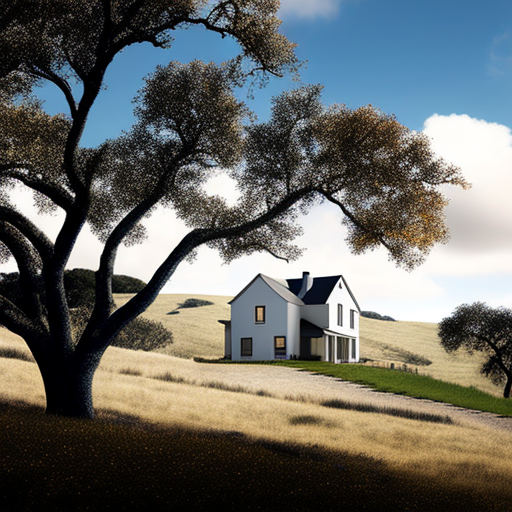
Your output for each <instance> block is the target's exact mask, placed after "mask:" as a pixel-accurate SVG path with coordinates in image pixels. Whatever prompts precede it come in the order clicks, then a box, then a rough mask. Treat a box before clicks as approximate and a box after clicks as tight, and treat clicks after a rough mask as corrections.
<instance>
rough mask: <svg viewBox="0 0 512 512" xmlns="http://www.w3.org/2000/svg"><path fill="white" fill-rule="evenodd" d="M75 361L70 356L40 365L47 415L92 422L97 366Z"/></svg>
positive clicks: (72, 356)
mask: <svg viewBox="0 0 512 512" xmlns="http://www.w3.org/2000/svg"><path fill="white" fill-rule="evenodd" d="M76 359H77V358H76V357H74V354H73V355H71V356H70V357H68V358H66V359H64V360H63V361H59V362H57V363H56V362H51V363H50V364H48V363H47V364H40V365H39V370H40V371H41V375H42V377H43V382H44V388H45V392H46V413H47V414H56V415H58V416H68V417H74V418H87V419H93V418H94V407H93V401H92V381H93V377H94V373H95V371H96V367H97V365H94V364H87V363H86V362H85V361H80V360H78V361H77V360H76Z"/></svg>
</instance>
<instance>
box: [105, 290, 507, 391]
mask: <svg viewBox="0 0 512 512" xmlns="http://www.w3.org/2000/svg"><path fill="white" fill-rule="evenodd" d="M130 297H131V295H128V294H126V295H125V294H120V295H116V298H115V300H116V303H117V305H118V306H121V305H123V304H124V303H125V302H126V301H128V300H129V298H130ZM191 297H194V298H202V299H205V300H209V301H211V302H213V303H214V304H213V305H211V306H203V307H200V308H189V309H176V308H177V307H178V305H179V304H180V303H183V302H184V301H185V300H186V299H187V298H191ZM229 300H231V297H225V296H218V295H194V296H192V295H184V294H183V295H180V294H176V295H160V296H159V297H158V298H157V300H156V301H155V303H154V304H153V305H152V306H151V308H150V309H149V310H148V311H147V312H146V313H145V316H147V317H148V318H150V319H152V320H158V321H159V322H162V323H163V324H164V325H165V326H166V327H167V328H169V329H170V330H171V331H172V333H173V335H174V344H173V345H170V346H169V347H166V348H164V349H162V350H160V352H161V353H163V354H168V355H172V356H177V357H185V358H192V357H194V356H201V357H207V358H208V357H210V358H215V357H222V356H223V355H224V326H223V325H222V324H220V323H219V322H218V320H229V318H230V307H229V305H228V302H229ZM171 311H179V313H177V314H170V315H169V314H168V313H170V312H171ZM360 336H361V357H363V358H369V359H372V360H373V361H375V364H379V363H382V364H385V363H388V364H389V363H395V364H404V363H407V364H409V366H412V367H416V366H417V365H414V364H410V360H411V355H415V356H420V357H421V358H423V359H427V360H429V361H432V364H430V365H428V366H417V368H418V372H419V373H421V374H424V375H429V376H431V377H434V378H435V379H440V380H446V381H448V382H453V383H454V384H460V385H462V386H474V387H475V388H477V389H480V390H482V391H485V392H487V393H490V394H492V395H495V396H502V394H501V393H502V390H501V389H500V388H498V387H496V386H494V385H493V384H492V383H491V382H490V381H489V379H487V378H485V377H484V376H482V375H481V374H480V371H479V369H480V358H479V355H478V354H474V355H472V356H469V355H467V354H464V353H461V354H455V355H451V354H448V353H447V352H446V351H445V350H444V349H443V348H442V347H441V345H440V344H439V341H438V338H437V324H431V323H424V322H383V321H381V320H372V319H370V318H361V327H360ZM413 361H414V359H413Z"/></svg>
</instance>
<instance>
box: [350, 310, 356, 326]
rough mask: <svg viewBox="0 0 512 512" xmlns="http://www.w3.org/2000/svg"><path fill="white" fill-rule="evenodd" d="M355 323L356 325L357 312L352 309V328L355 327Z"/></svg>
mask: <svg viewBox="0 0 512 512" xmlns="http://www.w3.org/2000/svg"><path fill="white" fill-rule="evenodd" d="M355 325H356V312H355V311H354V310H353V309H351V310H350V328H351V329H354V327H355Z"/></svg>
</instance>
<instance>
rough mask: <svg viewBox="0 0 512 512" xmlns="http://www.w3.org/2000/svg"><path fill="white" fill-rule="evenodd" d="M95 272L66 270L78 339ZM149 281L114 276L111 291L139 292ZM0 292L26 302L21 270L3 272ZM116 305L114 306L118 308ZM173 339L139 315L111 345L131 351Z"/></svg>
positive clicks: (91, 298) (91, 301)
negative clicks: (22, 287) (21, 285)
mask: <svg viewBox="0 0 512 512" xmlns="http://www.w3.org/2000/svg"><path fill="white" fill-rule="evenodd" d="M95 286H96V277H95V272H94V271H92V270H88V269H85V268H75V269H73V270H66V271H65V272H64V287H65V290H66V298H67V301H68V306H69V308H70V309H71V323H72V326H73V327H72V329H73V334H74V338H75V339H78V338H79V337H80V335H81V333H82V331H83V330H84V329H85V326H86V325H87V322H88V320H89V318H90V315H91V311H92V307H93V305H94V297H95ZM144 286H146V283H145V282H144V281H141V280H140V279H136V278H135V277H130V276H125V275H114V276H113V278H112V293H139V292H140V291H141V290H142V289H143V288H144ZM0 294H1V295H3V296H4V297H7V298H8V299H9V300H10V301H11V302H12V303H13V304H15V305H16V306H18V307H20V306H22V305H23V302H24V296H23V294H22V292H21V287H20V276H19V273H18V272H12V273H8V274H4V273H0ZM115 307H116V306H115V304H112V308H114V309H115ZM172 341H173V339H172V333H171V332H170V331H169V330H168V329H166V328H165V327H164V326H163V325H162V324H161V323H160V322H155V321H153V320H148V319H147V318H143V317H139V318H136V319H135V320H133V321H132V322H130V323H129V324H128V325H127V326H126V327H125V328H124V329H123V330H122V331H121V332H120V333H119V334H118V335H117V337H116V339H115V340H114V342H113V343H112V345H114V346H116V347H121V348H129V349H132V350H148V351H149V350H155V349H157V348H161V347H165V346H166V345H169V344H171V343H172Z"/></svg>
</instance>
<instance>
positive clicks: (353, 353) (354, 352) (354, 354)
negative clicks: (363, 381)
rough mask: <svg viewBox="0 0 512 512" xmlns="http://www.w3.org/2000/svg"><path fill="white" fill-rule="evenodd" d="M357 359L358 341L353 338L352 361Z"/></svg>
mask: <svg viewBox="0 0 512 512" xmlns="http://www.w3.org/2000/svg"><path fill="white" fill-rule="evenodd" d="M355 358H356V340H355V339H354V338H352V359H355Z"/></svg>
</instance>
